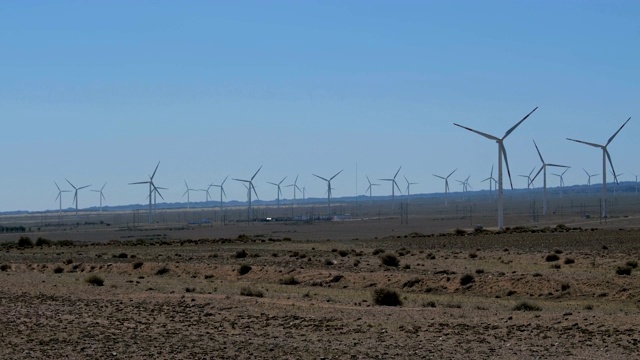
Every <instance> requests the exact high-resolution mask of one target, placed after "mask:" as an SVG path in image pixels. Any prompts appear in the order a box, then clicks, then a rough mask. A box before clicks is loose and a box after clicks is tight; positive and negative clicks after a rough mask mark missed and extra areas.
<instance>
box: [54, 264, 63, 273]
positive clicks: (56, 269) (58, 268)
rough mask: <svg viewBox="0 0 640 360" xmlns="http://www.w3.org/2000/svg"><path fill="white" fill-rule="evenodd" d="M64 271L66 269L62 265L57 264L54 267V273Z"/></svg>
mask: <svg viewBox="0 0 640 360" xmlns="http://www.w3.org/2000/svg"><path fill="white" fill-rule="evenodd" d="M63 272H64V269H63V268H62V267H61V266H56V267H55V268H54V269H53V273H54V274H62V273H63Z"/></svg>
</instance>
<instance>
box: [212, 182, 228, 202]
mask: <svg viewBox="0 0 640 360" xmlns="http://www.w3.org/2000/svg"><path fill="white" fill-rule="evenodd" d="M227 178H229V175H227V177H225V178H224V180H222V182H221V183H220V184H219V185H215V184H214V185H213V187H217V188H220V210H222V195H224V196H225V197H227V193H225V192H224V183H225V182H226V181H227Z"/></svg>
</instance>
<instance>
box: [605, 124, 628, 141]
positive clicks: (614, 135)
mask: <svg viewBox="0 0 640 360" xmlns="http://www.w3.org/2000/svg"><path fill="white" fill-rule="evenodd" d="M629 120H631V118H628V119H627V121H625V122H624V124H622V126H620V129H618V131H616V132H615V134H613V135H611V137H610V138H609V141H607V145H605V146H608V145H609V144H610V143H611V141H613V138H615V137H616V136H617V135H618V133H619V132H620V130H622V128H623V127H624V126H625V125H627V123H628V122H629Z"/></svg>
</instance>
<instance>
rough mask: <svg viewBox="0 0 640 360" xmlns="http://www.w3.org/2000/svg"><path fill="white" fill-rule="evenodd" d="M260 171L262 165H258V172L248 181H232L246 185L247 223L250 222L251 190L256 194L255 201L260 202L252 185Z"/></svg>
mask: <svg viewBox="0 0 640 360" xmlns="http://www.w3.org/2000/svg"><path fill="white" fill-rule="evenodd" d="M260 169H262V165H260V167H259V168H258V170H256V172H255V173H254V174H253V176H252V177H251V179H250V180H245V179H233V180H235V181H240V182H243V183H245V184H248V185H247V198H248V200H249V207H248V208H247V222H249V221H250V220H251V190H253V193H254V194H256V199H258V200H260V198H259V197H258V193H257V192H256V187H255V186H254V185H253V179H255V177H256V175H258V173H259V172H260ZM225 180H226V179H225Z"/></svg>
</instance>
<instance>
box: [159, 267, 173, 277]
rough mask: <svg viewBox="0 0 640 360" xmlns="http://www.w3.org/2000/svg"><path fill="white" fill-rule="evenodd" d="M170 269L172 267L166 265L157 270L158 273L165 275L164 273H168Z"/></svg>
mask: <svg viewBox="0 0 640 360" xmlns="http://www.w3.org/2000/svg"><path fill="white" fill-rule="evenodd" d="M169 271H171V269H169V268H168V267H166V266H163V267H161V268H160V269H158V271H156V275H164V274H166V273H168V272H169Z"/></svg>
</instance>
